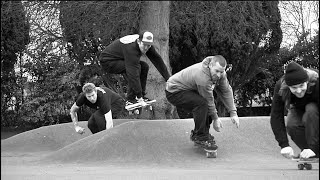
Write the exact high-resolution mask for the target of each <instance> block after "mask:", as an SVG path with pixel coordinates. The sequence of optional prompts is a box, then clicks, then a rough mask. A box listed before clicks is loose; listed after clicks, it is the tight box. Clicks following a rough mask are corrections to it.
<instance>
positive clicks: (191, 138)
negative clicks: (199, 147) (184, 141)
mask: <svg viewBox="0 0 320 180" xmlns="http://www.w3.org/2000/svg"><path fill="white" fill-rule="evenodd" d="M193 136H194V131H193V130H191V133H190V140H191V141H194V140H195V138H194V137H193Z"/></svg>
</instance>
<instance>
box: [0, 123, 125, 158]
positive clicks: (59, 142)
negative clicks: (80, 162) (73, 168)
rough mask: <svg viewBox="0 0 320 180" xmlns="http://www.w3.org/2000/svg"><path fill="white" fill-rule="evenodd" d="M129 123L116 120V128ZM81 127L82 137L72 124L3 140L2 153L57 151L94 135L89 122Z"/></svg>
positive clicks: (49, 127)
mask: <svg viewBox="0 0 320 180" xmlns="http://www.w3.org/2000/svg"><path fill="white" fill-rule="evenodd" d="M128 121H130V119H121V120H120V119H119V120H115V121H114V126H117V125H119V124H122V123H125V122H128ZM79 125H80V126H81V127H83V128H85V133H84V134H82V135H80V134H78V133H76V132H75V130H74V126H73V124H72V123H65V124H57V125H51V126H44V127H40V128H37V129H33V130H30V131H26V132H23V133H20V134H17V135H15V136H12V137H10V138H8V139H4V140H1V153H19V152H22V153H34V152H39V151H56V150H58V149H60V148H62V147H64V146H67V145H69V144H72V143H74V142H76V141H78V140H80V139H82V138H86V137H88V136H90V135H92V133H91V131H90V130H89V129H88V127H87V121H81V122H79Z"/></svg>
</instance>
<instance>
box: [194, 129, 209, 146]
mask: <svg viewBox="0 0 320 180" xmlns="http://www.w3.org/2000/svg"><path fill="white" fill-rule="evenodd" d="M196 139H197V137H195V136H194V131H193V130H191V133H190V140H191V141H195V140H196ZM208 141H211V142H214V143H215V140H214V136H213V135H212V134H210V133H209V134H208Z"/></svg>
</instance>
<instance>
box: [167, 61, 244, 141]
mask: <svg viewBox="0 0 320 180" xmlns="http://www.w3.org/2000/svg"><path fill="white" fill-rule="evenodd" d="M226 66H227V62H226V60H225V58H224V57H223V56H221V55H216V56H209V57H206V58H205V59H204V60H203V61H202V62H199V63H197V64H194V65H192V66H189V67H187V68H185V69H183V70H181V71H180V72H178V73H176V74H174V75H172V76H171V77H170V78H169V79H168V81H167V85H166V90H165V92H166V97H167V99H168V101H169V102H170V103H171V104H173V105H175V106H177V107H180V108H183V109H185V110H188V111H190V112H192V113H193V118H194V123H195V128H194V130H192V131H191V136H190V138H191V140H192V141H194V142H195V143H198V144H201V145H203V146H205V147H208V146H216V145H215V141H214V137H213V136H212V135H211V134H210V133H209V129H210V124H211V123H212V121H213V128H214V129H215V130H216V131H218V132H219V131H220V130H221V128H222V123H221V121H220V120H219V117H218V113H217V109H216V106H215V103H214V96H213V90H215V91H216V92H217V94H218V96H220V97H221V99H222V102H223V103H224V105H225V106H226V107H227V109H228V111H229V113H230V117H231V120H232V122H233V123H235V124H236V125H237V127H239V118H238V115H237V109H236V107H235V105H234V99H233V91H232V88H231V87H230V85H229V82H228V79H227V75H226V72H225V69H226Z"/></svg>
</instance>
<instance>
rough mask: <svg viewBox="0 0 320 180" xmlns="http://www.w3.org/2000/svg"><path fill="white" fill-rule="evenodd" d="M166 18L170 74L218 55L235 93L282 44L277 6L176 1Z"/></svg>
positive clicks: (271, 4) (259, 70)
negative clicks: (227, 68) (222, 61)
mask: <svg viewBox="0 0 320 180" xmlns="http://www.w3.org/2000/svg"><path fill="white" fill-rule="evenodd" d="M170 13H171V17H170V49H171V51H170V59H171V62H170V63H171V66H172V72H173V74H174V73H175V72H177V71H179V70H181V69H183V68H185V67H186V66H189V65H192V64H194V63H196V62H200V61H201V60H202V59H203V58H204V57H206V56H209V55H216V54H220V55H223V56H224V57H225V58H226V59H227V61H228V63H229V65H230V67H232V68H231V70H230V71H228V72H227V74H228V79H229V82H230V84H231V86H232V88H233V90H234V92H235V91H236V90H237V89H240V88H241V87H243V86H244V85H245V84H247V83H249V82H250V80H251V79H252V78H254V77H255V76H256V75H257V74H258V73H260V72H261V71H263V70H264V68H263V67H266V64H268V63H270V61H272V60H273V57H274V55H275V54H277V53H278V50H279V47H280V43H281V41H282V32H281V28H280V12H279V9H278V2H277V1H247V2H240V1H214V2H209V1H184V2H180V1H179V2H172V8H171V12H170ZM218 101H219V99H218ZM219 104H221V103H219ZM219 107H221V106H220V105H219ZM219 107H218V108H219ZM219 109H220V108H219ZM218 111H220V112H219V114H220V115H224V114H225V113H224V112H223V109H220V110H218Z"/></svg>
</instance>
